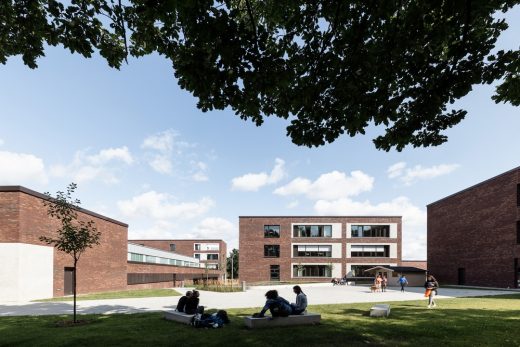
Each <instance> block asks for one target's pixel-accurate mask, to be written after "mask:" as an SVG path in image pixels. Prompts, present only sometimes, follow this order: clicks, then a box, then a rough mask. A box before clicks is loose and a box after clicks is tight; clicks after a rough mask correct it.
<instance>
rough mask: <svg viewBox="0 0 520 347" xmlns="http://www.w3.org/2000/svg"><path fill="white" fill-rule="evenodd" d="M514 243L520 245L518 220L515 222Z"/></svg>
mask: <svg viewBox="0 0 520 347" xmlns="http://www.w3.org/2000/svg"><path fill="white" fill-rule="evenodd" d="M516 243H517V244H519V245H520V220H519V221H517V222H516Z"/></svg>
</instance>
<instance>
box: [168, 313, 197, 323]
mask: <svg viewBox="0 0 520 347" xmlns="http://www.w3.org/2000/svg"><path fill="white" fill-rule="evenodd" d="M194 316H195V315H194V314H186V313H184V312H178V311H164V319H166V320H172V321H175V322H179V323H184V324H191V321H192V319H193V317H194Z"/></svg>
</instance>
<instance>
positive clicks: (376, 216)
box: [238, 215, 403, 218]
mask: <svg viewBox="0 0 520 347" xmlns="http://www.w3.org/2000/svg"><path fill="white" fill-rule="evenodd" d="M374 217H375V218H402V217H403V216H378V215H374V216H238V218H374Z"/></svg>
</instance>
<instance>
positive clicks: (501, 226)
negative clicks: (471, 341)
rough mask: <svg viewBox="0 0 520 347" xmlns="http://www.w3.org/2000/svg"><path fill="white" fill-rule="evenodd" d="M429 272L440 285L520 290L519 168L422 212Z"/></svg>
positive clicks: (431, 205)
mask: <svg viewBox="0 0 520 347" xmlns="http://www.w3.org/2000/svg"><path fill="white" fill-rule="evenodd" d="M427 213H428V217H427V218H428V227H427V228H428V241H427V243H428V270H429V271H430V272H431V273H432V274H434V275H435V277H436V278H437V280H438V281H439V282H441V283H447V284H460V285H472V286H486V287H503V288H507V287H512V288H515V287H516V288H519V287H520V167H517V168H515V169H513V170H510V171H507V172H505V173H503V174H500V175H498V176H496V177H493V178H490V179H488V180H486V181H484V182H481V183H478V184H476V185H474V186H472V187H469V188H467V189H464V190H462V191H460V192H457V193H455V194H453V195H450V196H448V197H445V198H443V199H441V200H438V201H436V202H433V203H431V204H429V205H428V206H427Z"/></svg>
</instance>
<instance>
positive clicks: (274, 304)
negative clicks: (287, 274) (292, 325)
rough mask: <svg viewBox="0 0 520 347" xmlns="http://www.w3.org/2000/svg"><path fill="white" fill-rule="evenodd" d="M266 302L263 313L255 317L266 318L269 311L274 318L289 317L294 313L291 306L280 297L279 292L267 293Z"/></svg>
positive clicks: (271, 291) (270, 291)
mask: <svg viewBox="0 0 520 347" xmlns="http://www.w3.org/2000/svg"><path fill="white" fill-rule="evenodd" d="M265 297H266V299H267V300H266V302H265V305H264V308H262V311H260V313H258V314H254V315H253V317H264V314H265V312H266V311H267V310H269V311H270V312H271V316H273V317H287V316H289V315H290V314H291V313H292V307H291V304H289V301H287V300H285V299H284V298H282V297H281V296H278V291H276V290H269V291H267V293H265Z"/></svg>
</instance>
